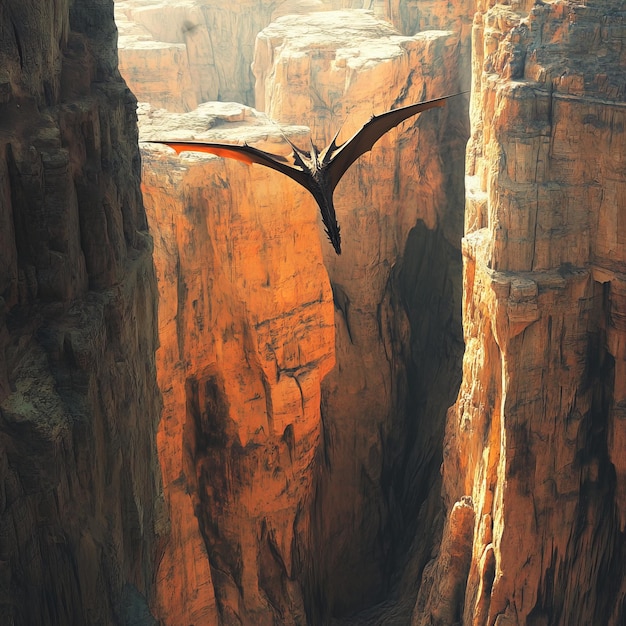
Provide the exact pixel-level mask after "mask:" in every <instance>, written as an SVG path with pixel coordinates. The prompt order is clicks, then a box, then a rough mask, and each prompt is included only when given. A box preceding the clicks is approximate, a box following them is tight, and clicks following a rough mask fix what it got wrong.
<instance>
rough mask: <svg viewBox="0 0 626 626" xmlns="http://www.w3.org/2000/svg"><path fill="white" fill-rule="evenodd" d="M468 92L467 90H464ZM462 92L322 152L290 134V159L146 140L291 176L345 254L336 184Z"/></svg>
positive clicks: (396, 113)
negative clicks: (417, 118) (383, 141)
mask: <svg viewBox="0 0 626 626" xmlns="http://www.w3.org/2000/svg"><path fill="white" fill-rule="evenodd" d="M463 93H465V92H463ZM457 95H460V94H454V95H450V96H444V97H443V98H437V99H435V100H426V101H425V102H419V103H417V104H411V105H409V106H405V107H401V108H398V109H392V110H391V111H387V112H385V113H381V114H380V115H373V116H372V117H371V119H370V120H369V122H366V123H365V124H364V125H363V126H362V127H361V128H360V130H358V131H357V132H356V133H355V134H354V135H353V136H352V137H351V138H350V139H348V140H347V141H346V142H345V143H342V144H340V145H337V137H338V136H339V131H337V133H336V134H335V136H334V138H333V140H332V141H331V142H330V144H328V146H326V148H324V149H323V150H322V151H321V152H320V150H318V148H317V147H316V146H315V145H314V144H313V142H312V141H311V150H310V152H307V151H305V150H301V149H300V148H298V147H297V146H296V145H294V144H293V143H292V142H291V141H290V140H289V139H288V138H287V137H285V139H286V140H287V141H288V142H289V144H290V145H291V148H292V149H293V154H292V155H291V160H292V161H293V163H290V162H289V160H290V159H289V158H287V157H283V156H280V155H276V154H271V153H269V152H264V151H263V150H259V149H257V148H253V147H252V146H249V145H247V144H243V145H237V144H224V143H207V142H199V141H198V142H190V141H184V142H183V141H156V140H152V141H150V142H145V143H160V144H164V145H166V146H169V147H170V148H173V149H174V150H175V151H176V153H177V154H180V153H181V152H208V153H210V154H215V155H217V156H220V157H227V158H231V159H237V160H239V161H243V162H244V163H248V164H252V163H258V164H260V165H264V166H265V167H271V168H272V169H273V170H276V171H278V172H281V173H282V174H285V176H289V178H291V179H293V180H295V181H296V182H297V183H299V184H300V185H302V186H303V187H304V188H305V189H307V190H308V191H309V192H310V193H311V195H312V196H313V197H314V198H315V201H316V202H317V204H318V205H319V208H320V211H321V214H322V221H323V222H324V226H325V230H326V234H327V235H328V239H329V240H330V243H331V244H332V245H333V248H334V249H335V252H336V253H337V254H341V235H340V233H339V224H338V223H337V217H336V215H335V206H334V204H333V193H334V191H335V187H336V186H337V184H338V183H339V181H340V180H341V178H342V176H343V175H344V174H345V173H346V172H347V171H348V168H349V167H350V166H351V165H352V164H353V163H354V162H355V161H356V160H357V159H358V158H359V157H360V156H361V155H363V154H364V153H365V152H368V151H369V150H371V149H372V147H373V146H374V144H375V143H376V142H377V141H378V140H379V139H380V138H381V137H382V136H383V135H384V134H385V133H386V132H388V131H389V130H391V129H392V128H394V127H395V126H397V125H398V124H400V122H403V121H404V120H406V119H407V118H409V117H412V116H413V115H416V114H417V113H421V112H422V111H426V110H427V109H432V108H434V107H441V106H443V105H444V104H445V102H446V100H448V99H449V98H453V97H454V96H457Z"/></svg>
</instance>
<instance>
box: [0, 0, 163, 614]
mask: <svg viewBox="0 0 626 626" xmlns="http://www.w3.org/2000/svg"><path fill="white" fill-rule="evenodd" d="M115 40H116V38H115V25H114V23H113V15H112V4H111V3H110V2H108V1H100V0H90V1H89V2H86V1H83V0H75V1H74V2H68V1H64V0H61V1H59V2H54V3H47V2H37V1H35V0H19V1H13V0H8V1H7V2H3V3H2V5H1V6H0V41H1V42H2V43H1V44H0V144H1V150H0V199H1V200H0V494H1V495H0V555H1V556H0V572H1V573H0V580H1V583H0V621H1V622H2V623H3V624H18V625H28V626H32V625H39V624H41V625H48V624H113V623H120V624H121V623H124V624H126V623H134V624H152V623H155V622H154V620H153V618H152V617H151V616H150V613H149V610H148V605H147V600H149V597H150V595H151V581H152V578H153V576H154V560H155V556H156V532H157V531H158V523H159V520H160V518H159V517H158V516H156V509H157V505H158V502H159V496H160V492H161V490H160V479H159V472H158V464H157V458H156V449H155V432H156V424H157V420H158V417H159V412H160V400H159V392H158V388H157V386H156V376H155V360H154V351H155V349H156V343H157V335H156V330H157V328H156V297H157V295H156V281H155V274H154V269H153V265H152V258H151V249H152V243H151V240H150V237H149V236H148V234H147V224H146V218H145V214H144V211H143V206H142V203H141V196H140V190H139V153H138V149H137V145H136V141H137V128H136V119H135V114H134V111H135V104H136V103H135V99H134V97H133V96H132V94H131V93H130V92H129V91H128V89H127V88H126V86H125V84H124V82H123V81H122V80H121V78H120V76H119V74H118V72H117V69H116V52H115Z"/></svg>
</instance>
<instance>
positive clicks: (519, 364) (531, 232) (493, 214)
mask: <svg viewBox="0 0 626 626" xmlns="http://www.w3.org/2000/svg"><path fill="white" fill-rule="evenodd" d="M524 4H526V5H527V6H522V5H524ZM624 17H625V14H624V7H623V3H621V2H615V1H613V2H605V3H588V4H587V5H585V6H582V5H578V4H573V3H569V2H556V3H536V4H534V5H532V4H531V3H520V4H519V5H517V6H515V7H514V6H501V5H497V6H493V7H484V8H483V9H482V10H481V11H480V12H479V13H478V14H477V16H476V18H475V25H474V44H473V45H474V74H473V83H474V94H473V106H472V139H471V141H470V144H469V150H468V167H467V170H468V174H469V177H468V205H467V214H466V235H465V239H464V244H463V254H464V294H465V295H464V311H463V326H464V334H465V342H466V352H465V357H464V365H463V372H464V375H463V382H462V385H461V390H460V393H459V397H458V400H457V403H456V405H455V407H454V408H453V410H452V411H451V412H450V415H449V419H448V426H447V436H446V448H445V461H444V466H443V472H444V485H445V495H446V501H447V503H448V505H449V506H450V507H451V505H452V503H453V502H455V501H456V500H458V499H459V497H460V496H462V495H464V494H468V495H471V496H472V499H473V501H474V505H475V509H476V520H477V521H476V526H475V529H474V540H473V561H472V564H471V567H470V571H469V577H468V581H467V585H466V590H465V600H464V610H463V614H462V616H463V624H476V625H482V624H494V623H495V624H554V625H563V626H565V625H566V624H574V623H576V624H610V625H613V624H614V625H617V624H622V623H624V619H626V616H625V614H624V606H625V604H624V598H625V595H626V586H625V585H626V584H625V582H624V580H625V577H624V560H623V554H624V548H625V546H624V534H623V533H624V527H625V523H626V522H625V520H626V516H625V513H624V507H625V504H624V502H625V501H624V493H625V484H626V482H625V479H626V476H625V473H624V459H623V442H624V440H625V433H626V425H625V422H624V419H623V404H624V402H623V374H622V373H623V364H624V352H623V349H622V347H621V346H622V344H623V337H624V327H623V316H624V300H623V295H622V294H623V291H624V290H623V286H624V277H625V276H626V273H625V272H626V249H625V247H624V245H625V243H624V242H625V241H626V240H625V239H624V225H623V223H622V221H621V220H622V218H621V215H622V214H623V206H622V205H623V198H624V197H625V194H626V187H625V185H626V183H625V180H624V176H623V171H624V157H623V155H624V153H625V150H624V141H626V135H625V134H624V118H625V116H626V106H625V105H624V84H625V80H624V79H625V77H626V64H625V63H624V58H623V54H622V52H621V49H622V42H623V41H624V37H625V35H626V31H625V27H624V24H625V22H624ZM442 558H445V555H444V554H442V556H441V557H440V560H441V559H442ZM420 610H421V609H420V607H416V613H418V614H419V612H420ZM431 615H434V613H432V612H431Z"/></svg>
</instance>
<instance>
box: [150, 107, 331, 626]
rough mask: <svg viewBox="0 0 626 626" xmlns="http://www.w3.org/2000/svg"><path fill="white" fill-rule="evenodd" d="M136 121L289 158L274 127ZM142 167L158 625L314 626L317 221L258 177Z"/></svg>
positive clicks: (174, 166) (319, 366)
mask: <svg viewBox="0 0 626 626" xmlns="http://www.w3.org/2000/svg"><path fill="white" fill-rule="evenodd" d="M140 119H141V128H142V135H143V136H144V137H145V138H150V137H155V136H157V137H160V138H164V136H165V135H169V136H171V137H172V138H173V137H176V138H179V139H180V138H182V139H186V138H193V139H196V140H201V139H207V140H213V141H224V142H232V143H235V142H242V141H247V142H248V143H251V144H254V145H255V146H257V147H259V148H261V149H265V150H271V151H273V152H277V151H280V150H281V149H282V150H284V149H285V147H287V152H289V150H290V149H289V146H288V145H287V144H286V143H285V142H284V140H283V136H282V134H281V130H280V129H279V128H278V127H277V126H276V125H275V124H272V123H271V122H269V120H267V118H265V116H263V115H257V114H256V113H255V112H254V111H253V110H251V109H249V108H248V107H245V106H243V105H233V104H220V103H214V104H208V105H203V106H202V107H200V108H199V109H198V110H197V111H195V112H193V113H189V114H183V115H172V114H166V113H165V112H164V111H152V110H151V109H149V108H146V109H145V110H144V112H143V114H142V115H141V118H140ZM282 132H284V133H286V134H287V135H288V136H291V138H292V140H293V141H297V142H298V143H300V142H301V141H302V140H303V139H305V138H306V136H307V132H306V129H303V128H295V129H293V130H291V129H289V128H287V127H284V128H283V130H282ZM294 133H295V134H294ZM143 157H144V158H143V172H144V176H143V181H144V182H143V184H144V198H145V202H146V209H147V211H148V217H149V221H150V225H151V229H152V232H154V234H155V262H156V267H157V274H158V279H159V285H160V291H161V302H160V308H159V336H160V341H161V346H160V348H159V350H158V352H157V367H158V372H159V384H160V387H161V389H162V390H163V396H164V410H163V418H162V421H161V425H160V428H159V456H160V458H161V464H162V470H163V479H164V483H165V492H166V496H167V503H168V505H169V509H170V511H171V519H172V522H171V532H170V536H169V540H168V543H167V545H166V546H165V553H164V557H163V560H162V561H161V564H160V568H159V575H158V581H159V584H158V588H157V592H158V604H157V606H158V610H157V612H158V614H159V616H160V618H161V619H163V620H164V621H165V622H166V623H168V624H180V623H188V622H189V623H235V621H237V620H241V623H244V624H275V623H281V624H302V623H305V621H306V618H305V616H304V604H303V599H302V593H301V589H300V584H299V582H298V579H299V578H300V576H301V570H302V567H303V563H302V555H301V553H300V551H301V547H300V546H301V545H302V538H301V535H305V536H306V535H307V534H308V521H307V519H306V515H305V514H304V512H305V511H306V510H307V509H308V506H309V502H308V498H309V495H310V491H311V483H312V480H313V477H314V474H313V471H312V468H313V467H314V466H315V461H316V459H315V457H316V453H317V451H318V448H319V443H320V429H321V420H320V381H321V380H322V378H324V376H325V375H326V374H327V373H328V371H329V370H330V369H331V368H332V366H333V364H334V334H335V330H334V318H333V305H332V295H331V289H330V283H329V281H328V276H327V274H326V271H325V269H324V266H323V262H322V252H321V242H320V239H319V233H318V226H317V208H316V206H315V204H314V202H313V201H312V198H310V197H309V196H308V194H307V192H306V191H305V190H304V189H302V188H301V187H299V186H298V185H296V183H294V182H293V181H290V180H289V179H287V178H286V177H284V176H282V175H281V174H279V173H278V172H272V171H271V170H269V171H268V170H266V169H265V168H261V167H258V166H254V167H249V166H247V165H244V164H242V163H239V162H237V161H230V160H223V159H219V158H217V157H214V156H207V155H204V156H202V155H197V154H194V153H187V154H185V155H184V156H182V157H177V156H176V155H175V153H174V152H173V151H172V150H169V149H166V148H157V147H152V148H150V149H145V150H144V153H143Z"/></svg>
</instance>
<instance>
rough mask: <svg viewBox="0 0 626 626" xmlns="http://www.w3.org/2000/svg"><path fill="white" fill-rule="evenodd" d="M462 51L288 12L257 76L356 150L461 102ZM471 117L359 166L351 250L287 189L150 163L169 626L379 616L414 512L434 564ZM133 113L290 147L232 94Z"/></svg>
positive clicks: (179, 133)
mask: <svg viewBox="0 0 626 626" xmlns="http://www.w3.org/2000/svg"><path fill="white" fill-rule="evenodd" d="M348 22H349V24H350V28H349V29H346V27H345V25H346V23H348ZM457 43H458V41H457V40H456V38H455V35H454V34H452V33H449V32H440V31H435V32H430V33H427V34H421V35H417V36H415V37H405V36H402V35H400V34H399V33H398V32H397V31H396V30H394V29H393V28H392V27H391V26H390V25H389V24H387V23H384V22H380V21H379V20H376V19H375V18H374V17H373V16H372V14H371V13H369V12H364V11H351V12H348V13H342V12H340V13H314V14H311V15H308V16H302V15H301V16H298V18H297V19H294V18H293V17H288V16H285V17H283V18H280V19H278V20H277V21H276V22H274V23H273V25H272V26H271V27H269V28H268V29H266V30H265V31H263V33H262V34H261V35H260V37H259V41H258V43H257V51H256V56H255V62H254V70H255V73H256V74H257V84H258V85H261V84H262V88H263V89H262V91H263V94H264V95H263V104H264V106H265V107H266V109H267V110H268V111H269V112H270V113H271V116H272V117H273V118H275V119H277V120H279V122H280V127H281V128H282V129H283V131H284V132H286V133H288V134H291V133H296V134H294V135H293V136H292V140H293V141H295V142H296V143H298V144H299V145H301V146H303V147H305V146H306V145H307V143H308V137H307V134H303V129H299V130H298V129H297V128H293V127H292V126H290V125H293V124H296V123H299V122H301V121H302V120H306V121H307V122H310V124H311V128H312V134H313V138H314V141H315V142H316V143H318V144H321V145H325V143H326V142H328V141H330V139H331V138H332V136H333V134H334V132H335V131H336V130H337V129H338V127H339V126H341V124H342V123H343V129H342V135H341V137H342V138H347V137H349V136H350V134H351V133H352V132H353V131H354V130H356V129H357V128H358V127H359V126H360V125H361V124H363V123H364V122H365V121H367V119H369V117H370V115H371V114H372V113H378V112H382V111H384V110H387V109H389V108H391V107H392V106H402V104H408V103H411V102H416V101H419V100H420V99H424V98H425V97H429V96H431V95H432V97H435V96H438V95H441V93H447V92H448V90H449V88H450V87H449V85H450V84H455V83H458V80H459V79H458V76H457V74H456V68H457V66H458V64H457V63H456V54H457V50H458V48H457ZM311 50H312V51H313V52H314V54H312V55H311V54H310V51H311ZM306 51H308V53H307V54H309V55H310V56H311V60H310V61H308V60H306V59H307V58H308V57H307V54H305V52H306ZM409 68H418V69H413V71H412V72H411V71H410V70H409ZM435 74H437V78H436V79H433V78H431V76H433V75H435ZM407 77H408V78H407ZM374 83H376V84H378V85H379V86H380V88H379V90H378V91H377V92H376V94H375V99H374V100H373V101H372V90H371V85H372V84H374ZM257 91H258V92H259V93H260V91H261V88H260V87H259V89H258V90H257ZM318 99H321V100H322V103H321V104H320V102H319V100H318ZM462 107H463V101H462V99H458V102H455V101H452V102H451V103H450V105H449V107H448V108H447V109H444V110H442V111H441V112H432V115H430V119H429V118H428V117H426V116H424V117H423V119H417V118H416V119H413V120H411V121H410V122H409V123H407V124H406V125H404V127H403V128H402V130H401V132H394V133H392V134H390V135H388V136H386V137H385V138H384V139H382V140H381V141H380V146H378V147H377V148H376V149H375V150H374V151H373V152H372V153H371V155H368V156H367V157H365V158H363V159H362V160H361V161H360V162H359V163H358V164H357V165H355V167H354V168H353V170H352V171H351V172H349V174H347V175H346V180H345V181H342V183H341V185H340V187H339V188H338V189H337V194H336V196H335V198H336V201H337V203H338V206H337V209H338V217H339V221H340V224H341V225H342V228H343V230H342V233H343V236H344V243H345V245H344V253H343V254H342V256H341V257H336V256H335V254H334V252H333V251H332V248H331V247H330V246H329V245H328V243H327V242H326V240H325V238H324V236H323V234H321V228H320V227H319V223H318V222H319V218H318V217H317V207H316V206H315V204H314V202H313V200H312V198H311V197H310V196H309V195H308V194H307V193H306V192H305V191H304V190H303V189H301V188H300V187H299V186H298V185H296V184H294V183H293V182H292V181H290V180H289V179H288V178H286V177H284V176H281V175H278V174H274V173H273V172H272V171H269V170H267V169H265V168H261V167H258V166H254V167H252V168H248V167H246V166H244V165H242V164H240V163H237V162H235V161H232V162H229V161H225V162H224V161H221V160H219V159H217V158H214V157H205V158H200V157H194V156H185V157H183V158H179V157H176V156H174V154H173V153H172V152H171V151H170V152H168V151H167V150H160V151H159V150H157V149H155V148H151V149H150V150H146V151H145V152H144V196H145V201H146V207H147V210H148V214H149V219H150V223H151V228H152V230H153V233H154V237H155V262H156V265H157V271H158V276H159V283H160V290H161V294H162V295H161V305H160V321H159V329H160V332H159V334H160V338H161V348H160V350H159V352H158V371H159V380H160V386H161V389H162V391H163V394H164V413H163V421H162V423H161V427H160V431H159V452H160V457H161V459H162V467H163V476H164V483H165V492H166V500H167V502H168V504H169V507H170V511H171V530H170V536H169V540H168V542H167V545H166V547H165V554H164V557H163V560H162V562H161V567H160V570H159V575H158V580H159V588H158V608H157V609H156V612H157V613H158V615H159V617H160V618H161V619H164V620H165V621H166V623H172V624H177V623H185V622H186V621H188V622H201V623H202V622H207V621H209V622H210V621H211V620H219V621H221V622H223V623H233V622H234V621H236V620H241V621H242V623H245V624H261V623H268V624H271V623H276V622H277V621H278V622H280V623H294V624H299V623H303V622H304V621H305V620H309V622H310V623H321V622H322V621H327V620H328V619H329V618H330V617H331V616H332V615H341V614H343V613H347V612H348V611H352V610H355V609H359V608H361V607H363V606H367V605H368V604H371V603H372V602H373V601H376V600H378V599H382V598H383V597H384V594H385V593H386V591H387V587H388V585H389V580H390V577H391V576H390V572H391V571H393V570H394V569H395V568H397V567H398V564H399V563H400V562H401V561H403V557H401V553H402V552H403V551H406V549H407V547H408V544H409V543H410V541H408V540H407V537H412V536H413V532H414V531H415V529H416V528H417V522H416V521H415V520H417V518H418V514H419V515H420V518H419V523H420V524H421V525H422V529H423V531H424V533H425V537H426V538H427V539H428V541H423V542H420V545H419V546H417V548H416V553H417V556H416V559H415V562H416V564H417V565H416V566H415V567H417V568H418V569H419V568H420V563H421V564H422V565H423V563H424V561H425V559H426V557H427V555H428V552H429V550H430V545H431V544H430V543H429V541H432V539H433V537H434V535H433V533H434V531H435V529H436V527H435V526H434V525H433V523H432V522H433V517H434V515H435V512H436V510H437V505H436V502H437V499H438V496H437V490H434V491H433V492H432V494H431V501H430V502H429V504H428V506H425V505H424V502H425V500H426V499H427V496H428V491H425V490H421V492H419V493H415V488H416V486H417V485H419V484H421V483H422V482H423V481H428V482H431V481H433V480H434V481H435V482H437V477H438V470H439V465H440V456H439V455H438V454H437V452H436V449H437V446H436V445H435V446H433V445H432V442H433V441H439V449H440V447H441V441H442V439H443V424H444V417H445V413H446V410H447V408H448V406H450V404H451V403H452V402H453V401H454V397H455V395H456V391H457V389H458V382H459V379H460V369H459V366H460V358H461V349H462V344H461V337H460V298H459V296H460V293H461V284H460V275H461V271H460V250H458V249H455V247H454V244H453V243H452V242H454V241H455V240H456V241H458V240H460V236H461V231H462V211H461V198H462V166H463V159H464V150H463V146H464V142H465V137H466V135H465V134H464V133H465V128H466V127H465V126H464V125H463V123H462V121H459V122H453V123H448V120H455V119H456V118H459V119H460V120H462V117H461V114H460V112H461V111H462ZM140 124H141V127H142V133H143V136H144V137H145V138H146V139H148V138H161V139H168V138H169V139H196V140H200V139H202V138H209V139H212V140H214V141H227V142H228V141H231V142H238V143H241V142H243V141H249V142H254V143H255V145H257V146H259V147H261V148H262V149H267V150H270V151H273V152H277V151H280V150H281V148H282V149H283V150H284V149H285V147H286V144H285V142H284V141H283V140H282V138H281V134H280V132H279V130H278V128H277V126H276V125H273V124H272V125H270V124H268V123H267V122H266V121H264V118H263V116H257V115H256V114H255V113H254V112H253V111H251V110H249V109H246V108H245V107H241V106H239V105H233V104H227V105H217V104H215V105H213V104H207V105H202V106H201V107H199V108H198V110H197V111H195V112H194V113H193V114H191V113H190V114H187V115H179V116H177V115H172V114H166V113H165V112H158V111H154V110H151V109H149V108H146V109H145V110H144V113H143V115H142V116H141V122H140ZM446 125H449V126H450V127H451V131H450V132H447V133H446V132H444V130H442V129H443V128H445V127H446ZM400 137H402V139H403V140H402V141H401V142H400V141H399V138H400ZM418 140H419V146H420V148H421V151H420V152H419V154H418V153H417V146H418ZM288 151H289V148H288V147H287V152H288ZM384 163H393V164H394V167H391V168H389V167H381V166H382V164H384ZM320 235H321V236H320ZM320 241H321V242H322V243H321V244H320ZM252 258H254V259H257V258H258V259H259V261H258V264H259V267H257V262H256V261H255V263H254V264H252V263H251V261H250V259H252ZM404 261H406V264H405V263H404ZM324 263H325V265H326V269H325V267H324ZM455 264H456V270H455V271H453V272H452V271H450V267H454V266H455ZM327 272H328V273H327ZM329 275H330V282H332V291H331V288H330V283H329V280H328V276H329ZM451 275H456V276H457V277H458V280H456V282H455V279H454V278H453V277H452V276H451ZM425 293H427V294H428V295H427V296H424V294H425ZM418 294H419V295H418ZM333 305H334V312H333ZM335 337H336V338H335ZM426 355H428V357H426ZM422 357H424V358H422ZM335 359H336V360H337V364H336V365H335V367H334V369H333V371H332V372H330V370H331V368H333V364H334V363H335ZM424 363H428V368H427V371H424V372H422V373H421V375H419V376H416V370H417V369H418V368H419V367H422V366H423V364H424ZM322 379H324V382H323V384H321V381H322ZM417 379H419V383H409V382H408V381H409V380H412V381H414V380H417ZM430 389H435V390H436V393H430V392H429V390H430ZM320 405H321V411H320ZM420 418H423V419H422V423H421V424H420V425H418V424H417V420H418V419H420ZM322 435H323V438H322ZM181 450H182V454H181V452H180V451H181ZM433 450H435V452H433ZM420 510H421V511H422V512H421V513H420ZM194 513H195V516H194ZM355 572H358V575H355ZM411 585H412V586H413V591H412V594H413V595H410V596H409V597H411V598H414V593H415V589H414V580H411ZM411 607H412V602H410V603H408V604H406V603H405V606H404V608H403V614H402V619H404V621H405V622H406V621H407V620H408V619H409V618H410V610H411ZM305 613H306V617H305Z"/></svg>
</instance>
